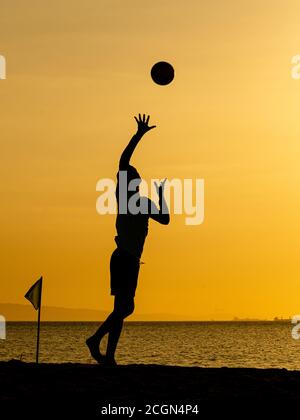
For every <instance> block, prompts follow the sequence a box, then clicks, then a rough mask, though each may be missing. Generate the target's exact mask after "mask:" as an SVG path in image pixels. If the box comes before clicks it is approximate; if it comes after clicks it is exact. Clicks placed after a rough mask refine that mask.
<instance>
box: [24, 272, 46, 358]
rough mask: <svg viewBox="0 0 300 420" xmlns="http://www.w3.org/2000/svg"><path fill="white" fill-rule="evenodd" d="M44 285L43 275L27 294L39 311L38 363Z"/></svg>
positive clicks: (27, 297) (26, 296)
mask: <svg viewBox="0 0 300 420" xmlns="http://www.w3.org/2000/svg"><path fill="white" fill-rule="evenodd" d="M42 286H43V277H41V278H40V279H39V280H38V281H37V282H35V283H34V285H33V286H31V287H30V289H29V290H28V292H27V293H26V295H25V298H26V299H28V300H29V302H30V303H31V304H32V305H33V307H34V309H35V310H37V311H38V326H37V340H36V363H38V362H39V346H40V321H41V306H42Z"/></svg>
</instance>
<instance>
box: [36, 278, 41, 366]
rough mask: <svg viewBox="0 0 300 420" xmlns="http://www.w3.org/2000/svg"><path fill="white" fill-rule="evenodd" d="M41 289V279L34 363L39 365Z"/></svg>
mask: <svg viewBox="0 0 300 420" xmlns="http://www.w3.org/2000/svg"><path fill="white" fill-rule="evenodd" d="M42 287H43V279H42V281H41V288H40V299H39V301H40V304H39V309H38V326H37V338H36V363H39V348H40V323H41V306H42Z"/></svg>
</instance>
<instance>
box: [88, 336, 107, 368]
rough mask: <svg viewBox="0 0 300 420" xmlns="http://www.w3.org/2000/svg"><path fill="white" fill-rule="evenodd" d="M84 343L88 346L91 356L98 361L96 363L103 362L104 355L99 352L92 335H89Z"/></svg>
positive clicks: (104, 360)
mask: <svg viewBox="0 0 300 420" xmlns="http://www.w3.org/2000/svg"><path fill="white" fill-rule="evenodd" d="M85 343H86V345H87V346H88V348H89V350H90V353H91V356H92V357H93V358H94V359H95V360H96V361H97V362H98V363H105V362H106V357H105V356H104V355H103V354H101V353H100V350H99V343H98V342H97V340H95V339H94V337H93V336H92V337H90V338H88V339H87V340H86V342H85Z"/></svg>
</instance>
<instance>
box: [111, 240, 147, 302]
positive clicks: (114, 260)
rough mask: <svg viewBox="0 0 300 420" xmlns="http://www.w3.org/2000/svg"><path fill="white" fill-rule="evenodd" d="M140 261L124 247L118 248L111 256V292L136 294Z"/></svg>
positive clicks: (113, 293) (115, 293) (112, 293)
mask: <svg viewBox="0 0 300 420" xmlns="http://www.w3.org/2000/svg"><path fill="white" fill-rule="evenodd" d="M139 270H140V261H139V259H138V258H137V257H135V256H134V255H131V254H129V253H128V252H127V251H125V250H123V249H122V248H116V249H115V250H114V252H113V253H112V255H111V258H110V289H111V291H110V294H111V295H117V294H118V295H120V294H121V295H127V296H135V290H136V287H137V282H138V275H139Z"/></svg>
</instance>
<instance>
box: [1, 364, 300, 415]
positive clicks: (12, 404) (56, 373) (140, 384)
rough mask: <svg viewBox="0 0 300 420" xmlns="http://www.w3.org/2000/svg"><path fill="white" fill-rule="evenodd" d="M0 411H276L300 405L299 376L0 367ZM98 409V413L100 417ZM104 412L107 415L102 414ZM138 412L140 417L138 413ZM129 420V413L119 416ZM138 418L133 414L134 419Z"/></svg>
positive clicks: (155, 367)
mask: <svg viewBox="0 0 300 420" xmlns="http://www.w3.org/2000/svg"><path fill="white" fill-rule="evenodd" d="M0 387H1V392H0V399H1V407H2V408H3V409H4V408H8V409H16V408H17V409H20V408H22V412H23V413H24V412H25V411H27V410H29V412H30V411H31V410H32V407H34V406H35V403H37V402H38V403H39V405H41V406H42V407H43V409H45V408H47V411H49V410H50V411H52V412H54V413H56V412H58V411H59V412H60V411H62V410H67V411H68V412H70V413H71V412H79V411H78V410H84V411H86V412H89V414H90V415H92V414H95V415H96V416H97V415H100V416H101V415H102V414H115V413H113V412H112V411H113V409H114V407H127V406H135V407H136V410H137V409H138V407H140V408H141V409H142V410H145V405H147V404H149V405H151V408H150V409H152V406H153V405H154V404H158V408H157V410H159V409H160V407H161V406H162V405H166V404H167V405H168V404H173V405H174V404H177V405H183V406H184V407H186V405H193V404H197V407H198V410H200V411H201V409H202V408H204V407H206V408H207V407H210V408H211V409H214V408H217V407H220V406H222V407H224V406H225V405H226V407H227V408H228V407H229V408H230V407H231V408H232V409H234V407H237V406H238V405H239V406H240V405H241V404H243V405H244V404H246V407H248V408H247V410H249V409H251V408H252V409H253V408H254V407H255V406H256V405H257V407H258V405H260V404H264V406H265V407H270V408H272V407H274V404H275V405H276V404H281V405H285V404H286V405H289V404H291V403H293V402H299V401H300V372H299V371H288V370H285V369H241V368H236V369H231V368H230V369H229V368H199V367H177V366H160V365H120V366H118V367H116V368H111V367H104V366H100V365H96V364H85V365H84V364H73V363H67V364H39V365H36V364H34V363H24V362H20V361H9V362H1V363H0ZM101 410H102V412H101ZM103 410H110V411H111V412H110V413H105V412H104V411H103ZM139 413H141V412H139ZM122 414H123V415H126V416H128V417H131V416H130V415H129V414H128V413H122ZM137 414H138V413H137V412H136V413H135V415H132V417H134V416H136V415H137ZM154 414H155V413H154Z"/></svg>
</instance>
